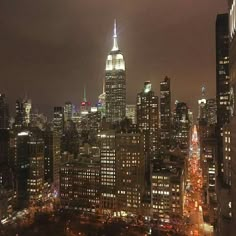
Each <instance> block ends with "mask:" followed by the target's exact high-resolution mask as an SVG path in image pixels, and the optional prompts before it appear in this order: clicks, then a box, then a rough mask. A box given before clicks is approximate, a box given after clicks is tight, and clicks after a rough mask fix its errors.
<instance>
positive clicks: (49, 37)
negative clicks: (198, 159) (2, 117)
mask: <svg viewBox="0 0 236 236" xmlns="http://www.w3.org/2000/svg"><path fill="white" fill-rule="evenodd" d="M225 11H226V0H173V1H168V0H126V1H125V0H119V1H117V0H83V1H82V0H35V1H32V0H1V1H0V92H2V93H6V95H7V97H8V100H9V103H10V105H11V110H12V111H13V110H14V101H15V100H16V99H17V98H18V97H23V96H24V94H25V93H27V94H28V95H29V97H30V98H32V102H33V105H34V106H36V107H37V108H39V109H40V111H42V112H45V113H46V114H50V113H52V110H53V108H52V107H53V106H57V105H63V104H64V102H65V101H68V100H69V101H72V102H73V103H74V104H79V103H80V102H81V100H82V97H83V87H84V86H85V85H86V88H87V97H88V99H89V100H90V101H91V102H93V103H95V101H96V100H97V96H98V95H99V94H100V93H101V92H102V80H103V78H104V68H105V60H106V56H107V54H108V53H109V51H110V49H111V47H112V30H113V20H114V18H116V19H117V23H118V43H119V47H120V49H121V50H122V52H123V54H124V57H125V61H126V68H127V102H128V103H135V100H136V94H137V92H139V91H140V90H141V89H142V87H143V82H144V81H145V80H151V82H152V84H153V89H154V91H156V93H157V94H158V95H159V83H160V81H161V80H162V79H163V78H164V76H165V75H168V76H169V77H171V78H172V94H173V101H174V100H175V99H178V100H180V101H185V102H187V103H188V104H189V106H190V108H193V109H194V111H195V110H196V107H197V105H196V104H197V99H198V97H199V96H200V94H201V92H200V89H201V86H202V85H205V86H206V88H207V95H208V97H214V94H215V36H214V30H215V19H216V14H217V13H224V12H225Z"/></svg>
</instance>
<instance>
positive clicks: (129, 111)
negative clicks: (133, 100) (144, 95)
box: [126, 105, 137, 124]
mask: <svg viewBox="0 0 236 236" xmlns="http://www.w3.org/2000/svg"><path fill="white" fill-rule="evenodd" d="M126 117H127V118H128V119H130V120H131V121H132V124H136V123H137V109H136V105H126Z"/></svg>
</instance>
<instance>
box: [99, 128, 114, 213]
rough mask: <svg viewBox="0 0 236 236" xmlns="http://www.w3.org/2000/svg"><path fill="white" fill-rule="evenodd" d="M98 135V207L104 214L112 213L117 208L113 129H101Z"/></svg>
mask: <svg viewBox="0 0 236 236" xmlns="http://www.w3.org/2000/svg"><path fill="white" fill-rule="evenodd" d="M98 137H99V144H100V158H101V166H100V191H101V197H100V208H101V211H102V212H103V213H104V214H113V212H115V211H116V208H117V198H116V142H115V138H116V137H115V131H114V130H107V131H102V132H101V133H100V134H99V135H98Z"/></svg>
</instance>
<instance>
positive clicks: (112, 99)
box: [105, 21, 126, 123]
mask: <svg viewBox="0 0 236 236" xmlns="http://www.w3.org/2000/svg"><path fill="white" fill-rule="evenodd" d="M105 92H106V120H107V121H108V122H112V123H114V122H117V121H121V120H122V119H124V118H125V108H126V80H125V61H124V57H123V55H122V53H121V51H120V49H119V47H118V43H117V32H116V21H115V22H114V34H113V47H112V49H111V52H110V53H109V55H108V56H107V60H106V78H105Z"/></svg>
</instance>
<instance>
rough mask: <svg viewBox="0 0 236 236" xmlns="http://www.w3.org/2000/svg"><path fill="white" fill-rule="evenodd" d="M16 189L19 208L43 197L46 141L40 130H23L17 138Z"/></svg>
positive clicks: (15, 161)
mask: <svg viewBox="0 0 236 236" xmlns="http://www.w3.org/2000/svg"><path fill="white" fill-rule="evenodd" d="M14 173H15V191H16V199H17V203H16V206H17V208H23V207H26V206H28V204H29V203H30V202H31V203H32V202H33V201H35V200H39V199H41V198H42V194H43V184H44V142H43V139H42V137H41V133H40V132H39V131H38V130H33V131H22V132H20V133H18V134H17V136H16V138H15V156H14Z"/></svg>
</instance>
